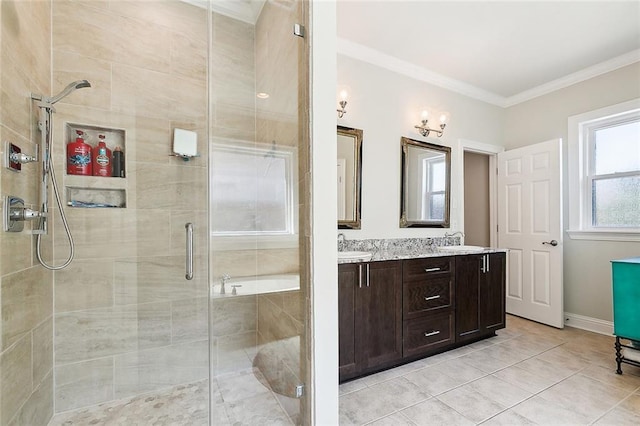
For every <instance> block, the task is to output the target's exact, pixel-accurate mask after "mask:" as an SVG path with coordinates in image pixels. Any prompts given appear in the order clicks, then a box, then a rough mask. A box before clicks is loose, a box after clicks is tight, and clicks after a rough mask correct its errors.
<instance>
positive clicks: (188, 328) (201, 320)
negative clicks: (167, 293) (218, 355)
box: [171, 297, 209, 344]
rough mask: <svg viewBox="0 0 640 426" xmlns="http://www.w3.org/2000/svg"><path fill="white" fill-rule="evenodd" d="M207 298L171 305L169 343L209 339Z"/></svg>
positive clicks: (180, 301)
mask: <svg viewBox="0 0 640 426" xmlns="http://www.w3.org/2000/svg"><path fill="white" fill-rule="evenodd" d="M207 302H208V298H206V297H198V298H196V299H186V300H178V301H175V302H172V303H171V342H172V343H173V344H176V343H184V342H192V341H195V340H206V339H208V338H209V333H208V331H209V328H208V312H209V310H208V307H209V306H208V303H207Z"/></svg>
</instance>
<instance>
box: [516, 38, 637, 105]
mask: <svg viewBox="0 0 640 426" xmlns="http://www.w3.org/2000/svg"><path fill="white" fill-rule="evenodd" d="M639 61H640V49H638V50H632V51H631V52H629V53H625V54H624V55H620V56H617V57H615V58H613V59H609V60H608V61H604V62H600V63H599V64H595V65H592V66H590V67H587V68H584V69H582V70H580V71H577V72H574V73H572V74H568V75H566V76H564V77H561V78H559V79H557V80H553V81H550V82H548V83H545V84H542V85H540V86H537V87H534V88H533V89H529V90H525V91H524V92H521V93H518V94H517V95H513V96H510V97H508V98H507V99H506V100H505V105H504V106H505V107H510V106H513V105H517V104H519V103H522V102H526V101H528V100H530V99H533V98H537V97H538V96H542V95H546V94H547V93H551V92H554V91H556V90H560V89H564V88H565V87H569V86H572V85H574V84H576V83H580V82H582V81H585V80H589V79H590V78H594V77H597V76H599V75H602V74H606V73H608V72H611V71H615V70H617V69H618V68H622V67H626V66H627V65H631V64H633V63H636V62H639Z"/></svg>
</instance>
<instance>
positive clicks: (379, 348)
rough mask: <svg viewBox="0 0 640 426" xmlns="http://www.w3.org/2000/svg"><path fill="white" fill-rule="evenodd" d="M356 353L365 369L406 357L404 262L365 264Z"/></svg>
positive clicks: (357, 320) (358, 294) (356, 332)
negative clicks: (360, 357)
mask: <svg viewBox="0 0 640 426" xmlns="http://www.w3.org/2000/svg"><path fill="white" fill-rule="evenodd" d="M356 293H357V296H356V324H357V328H356V330H355V338H356V352H359V353H360V354H361V356H362V364H361V365H362V367H363V368H365V369H366V368H374V367H378V366H382V365H385V364H393V362H395V361H397V360H400V359H401V358H402V265H401V262H400V261H389V262H371V263H367V264H363V269H362V287H361V288H357V289H356Z"/></svg>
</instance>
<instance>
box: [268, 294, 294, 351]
mask: <svg viewBox="0 0 640 426" xmlns="http://www.w3.org/2000/svg"><path fill="white" fill-rule="evenodd" d="M303 328H304V327H303V324H302V323H300V322H299V321H297V320H295V319H294V318H293V317H291V316H290V315H289V314H287V313H286V312H285V311H284V310H283V309H282V308H280V307H279V306H277V305H276V304H274V303H273V302H272V301H271V300H269V298H267V297H258V338H259V342H260V343H261V344H263V343H268V342H272V341H274V340H280V339H285V338H288V337H293V336H298V335H300V334H302V332H303Z"/></svg>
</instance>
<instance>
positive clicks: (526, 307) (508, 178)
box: [498, 139, 564, 328]
mask: <svg viewBox="0 0 640 426" xmlns="http://www.w3.org/2000/svg"><path fill="white" fill-rule="evenodd" d="M561 158H562V140H561V139H555V140H551V141H548V142H543V143H538V144H535V145H529V146H525V147H522V148H517V149H513V150H510V151H505V152H502V153H499V154H498V246H499V247H501V248H507V249H509V253H508V255H507V291H506V296H507V312H508V313H510V314H514V315H518V316H521V317H524V318H528V319H531V320H533V321H537V322H541V323H543V324H548V325H551V326H554V327H558V328H563V327H564V321H563V316H564V306H563V290H562V179H561V178H562V162H561Z"/></svg>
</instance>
